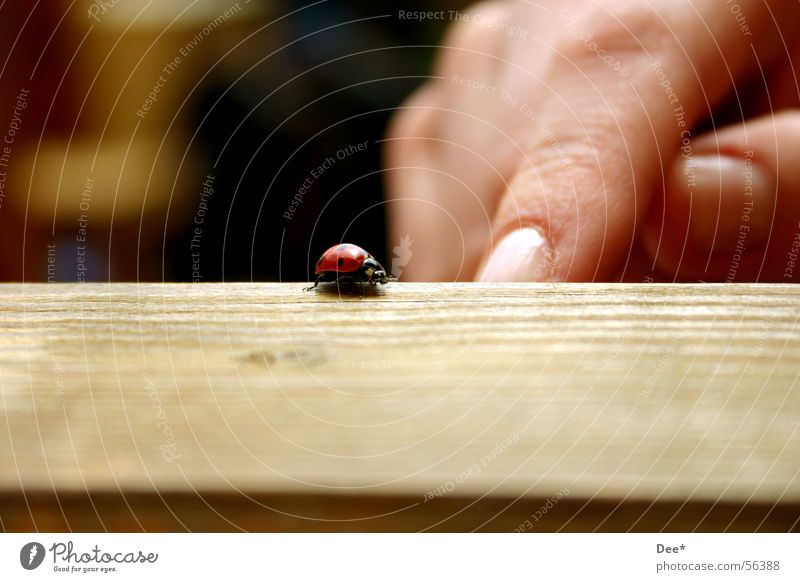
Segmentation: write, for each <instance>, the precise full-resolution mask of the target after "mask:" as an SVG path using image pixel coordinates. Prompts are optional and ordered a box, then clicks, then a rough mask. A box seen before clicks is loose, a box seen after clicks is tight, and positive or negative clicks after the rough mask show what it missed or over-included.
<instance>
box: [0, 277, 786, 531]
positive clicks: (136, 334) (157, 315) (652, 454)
mask: <svg viewBox="0 0 800 582" xmlns="http://www.w3.org/2000/svg"><path fill="white" fill-rule="evenodd" d="M302 287H303V285H301V284H224V285H214V284H204V285H176V284H173V285H169V284H166V285H160V284H156V285H151V284H142V285H130V284H113V285H102V284H99V285H98V284H92V285H89V284H86V285H24V286H23V285H5V286H0V394H1V397H0V408H1V409H2V412H0V468H2V470H0V495H2V494H6V495H11V496H13V495H16V494H19V493H20V492H25V493H26V494H33V495H35V494H36V493H37V492H38V493H41V494H47V493H48V492H55V493H56V494H61V495H81V494H83V493H85V492H88V493H89V494H108V495H114V494H122V495H123V496H124V495H126V494H127V495H136V494H142V495H146V494H152V493H154V492H155V493H157V494H164V495H180V494H189V495H197V494H199V495H202V494H204V493H206V494H236V495H244V496H248V495H253V496H259V495H278V496H281V495H283V496H295V497H297V496H299V497H300V498H303V496H306V497H307V498H308V499H312V498H315V497H314V496H330V498H332V499H336V498H337V496H348V498H350V499H353V498H358V497H361V498H365V499H366V498H370V497H374V496H399V497H402V498H403V499H405V500H406V501H404V503H405V506H414V507H420V508H423V509H424V507H425V506H426V504H429V506H430V507H433V505H434V503H435V502H441V501H442V499H455V498H471V499H484V500H486V499H501V498H502V499H510V500H518V499H541V500H546V499H548V498H551V497H552V496H553V495H556V494H557V493H558V492H559V491H561V490H568V491H569V494H568V495H567V496H566V497H567V498H568V499H569V500H570V503H572V504H575V503H576V502H577V500H586V502H591V503H610V504H612V506H613V504H614V503H642V504H644V507H645V508H646V507H648V504H650V505H652V504H653V503H672V504H677V505H676V507H678V508H680V507H681V506H682V504H683V503H704V504H706V505H708V506H714V505H715V504H725V503H734V504H749V503H760V504H765V506H766V507H768V508H769V507H772V508H773V509H774V508H780V507H783V506H788V505H792V504H794V505H796V504H798V503H800V388H799V387H798V374H800V328H798V323H800V288H797V287H793V286H780V285H774V286H772V285H752V286H748V285H681V286H673V285H656V284H649V285H524V284H522V285H521V284H508V285H505V284H504V285H477V284H424V285H423V284H402V283H392V284H390V285H388V286H387V287H385V288H384V289H381V290H380V291H378V292H377V293H373V294H370V295H368V296H367V297H366V298H365V299H361V298H359V297H358V296H357V295H355V296H345V297H343V298H340V297H339V296H338V295H337V294H336V293H326V292H319V291H317V292H309V293H304V292H302V290H301V289H302ZM436 492H439V493H440V494H441V495H437V494H436ZM295 497H292V498H293V499H294V498H295ZM581 503H583V501H581ZM787 504H788V505H787ZM0 505H1V503H0ZM536 507H538V505H536V506H535V507H534V510H535V509H536ZM577 507H578V509H579V508H580V504H579V505H578V506H577ZM574 511H577V509H574ZM0 516H2V514H1V513H0ZM8 519H9V518H8V517H6V520H8ZM788 523H789V525H790V526H791V521H789V522H788ZM795 525H796V523H795ZM6 527H8V526H6Z"/></svg>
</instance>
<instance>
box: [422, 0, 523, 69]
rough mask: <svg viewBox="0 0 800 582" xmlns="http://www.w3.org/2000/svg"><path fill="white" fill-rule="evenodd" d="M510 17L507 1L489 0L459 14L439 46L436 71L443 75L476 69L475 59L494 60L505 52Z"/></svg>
mask: <svg viewBox="0 0 800 582" xmlns="http://www.w3.org/2000/svg"><path fill="white" fill-rule="evenodd" d="M510 13H511V10H510V6H509V3H508V2H507V0H489V1H487V2H481V3H478V4H475V5H473V6H471V7H470V8H468V9H467V10H465V11H464V12H463V13H459V14H460V16H459V18H458V20H457V21H456V22H455V23H453V24H452V25H451V26H450V27H449V28H448V30H447V32H446V34H445V36H444V39H443V40H442V42H441V44H440V54H439V59H438V61H437V63H436V66H435V70H436V71H437V73H439V74H441V75H445V76H446V75H447V74H448V73H450V72H453V71H458V70H463V69H466V68H469V67H470V66H474V63H470V61H474V60H475V59H483V58H491V57H493V56H496V55H497V54H498V53H500V52H502V46H503V41H504V39H503V35H502V34H498V30H500V28H501V25H502V23H504V22H505V21H507V20H508V18H509V15H510Z"/></svg>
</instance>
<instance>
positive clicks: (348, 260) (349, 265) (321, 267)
mask: <svg viewBox="0 0 800 582" xmlns="http://www.w3.org/2000/svg"><path fill="white" fill-rule="evenodd" d="M370 256H371V255H370V254H369V253H368V252H367V251H365V250H364V249H362V248H361V247H359V246H357V245H353V244H340V245H334V246H332V247H331V248H329V249H328V250H327V251H325V252H324V253H322V256H321V257H320V258H319V261H317V266H316V269H314V272H315V273H316V274H317V275H319V274H321V273H331V272H334V273H355V272H357V271H358V270H359V269H360V268H361V265H362V264H363V263H364V259H367V258H369V257H370Z"/></svg>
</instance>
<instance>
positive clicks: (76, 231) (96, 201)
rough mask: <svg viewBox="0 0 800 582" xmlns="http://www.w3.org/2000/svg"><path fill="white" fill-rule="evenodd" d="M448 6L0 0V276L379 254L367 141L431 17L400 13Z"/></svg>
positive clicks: (92, 274) (426, 37)
mask: <svg viewBox="0 0 800 582" xmlns="http://www.w3.org/2000/svg"><path fill="white" fill-rule="evenodd" d="M464 4H465V3H464V2H457V1H453V2H447V1H439V2H435V1H429V2H424V1H421V0H410V1H406V2H388V3H369V2H344V1H334V0H331V1H323V2H317V3H309V4H308V5H305V6H304V5H303V4H295V3H290V2H272V1H261V0H250V1H248V0H240V1H239V2H233V1H231V2H229V1H227V0H225V1H222V0H218V1H213V0H195V1H180V2H154V1H149V0H116V2H114V1H105V2H102V1H94V2H92V1H88V0H84V1H76V2H73V3H69V2H66V1H65V0H62V1H52V2H47V3H44V2H42V3H37V4H36V5H35V6H30V5H28V4H27V3H25V4H23V3H20V2H17V3H5V4H3V6H2V8H0V56H2V57H3V58H2V62H3V65H2V69H0V140H2V142H3V143H0V155H2V154H3V153H5V157H4V158H0V164H2V163H5V165H0V279H2V280H5V281H19V280H25V281H54V282H55V281H117V280H126V281H132V280H142V281H160V280H174V281H193V280H194V281H219V280H305V279H307V278H308V275H309V260H310V261H313V260H314V259H315V258H316V255H317V254H318V253H319V252H320V251H321V250H323V249H325V248H327V247H328V246H330V245H331V244H333V243H335V242H338V241H339V240H341V239H343V238H344V239H346V240H348V241H350V242H355V243H358V244H361V245H362V246H365V247H367V248H369V249H371V250H372V251H373V252H374V253H375V254H376V255H378V256H379V257H385V246H386V244H387V243H386V241H385V240H384V207H383V205H382V193H381V177H380V172H379V170H380V165H379V159H380V151H379V148H380V143H379V142H378V140H380V139H381V137H382V135H383V132H384V128H385V125H386V122H387V120H388V118H389V116H390V115H391V112H392V109H393V108H394V107H396V106H397V105H398V104H399V103H400V102H401V101H402V100H403V99H404V98H405V96H406V95H407V94H408V93H409V92H410V91H411V90H412V89H413V88H414V87H415V86H416V85H417V84H419V83H420V82H421V80H422V79H423V78H424V76H425V75H427V74H428V72H429V67H430V60H431V57H432V55H433V52H434V49H433V48H432V45H435V43H436V42H437V41H438V40H439V39H440V37H441V34H442V32H443V30H444V28H445V27H446V25H447V21H446V20H427V21H423V22H419V21H409V20H403V19H400V18H398V11H399V10H420V9H424V10H435V9H442V8H450V9H454V8H458V7H462V6H463V5H464ZM365 142H366V147H365V148H363V149H362V150H361V151H358V152H356V153H353V152H352V149H351V148H352V146H355V145H356V144H359V143H365ZM3 147H7V148H8V149H6V150H3ZM342 150H344V151H345V152H348V153H346V154H341V158H342V159H339V157H338V156H337V152H340V151H342ZM329 158H333V159H335V163H333V164H326V165H328V166H330V167H329V168H328V169H327V170H326V171H325V172H324V173H323V174H322V175H319V173H318V176H317V177H316V178H313V179H311V180H310V182H311V186H310V187H309V188H307V190H306V191H305V193H304V194H303V196H302V202H301V203H299V204H297V205H296V206H295V207H292V206H291V205H292V202H293V200H294V199H295V195H296V194H297V192H298V190H299V189H300V188H301V187H302V186H303V184H304V182H305V181H306V180H307V179H309V178H310V177H312V176H313V174H312V171H313V172H316V169H317V168H319V167H320V166H321V165H323V164H324V163H325V160H327V159H329ZM2 159H5V162H3V161H2ZM290 209H293V213H292V219H291V220H288V219H287V218H286V217H285V213H286V212H287V211H289V210H290ZM389 246H391V241H389Z"/></svg>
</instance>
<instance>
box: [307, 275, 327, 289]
mask: <svg viewBox="0 0 800 582" xmlns="http://www.w3.org/2000/svg"><path fill="white" fill-rule="evenodd" d="M322 277H323V276H322V275H319V276H318V277H317V280H316V281H314V284H313V285H312V286H311V287H306V288H305V289H303V291H311V290H312V289H314V288H315V287H316V286H317V285H319V282H320V281H322Z"/></svg>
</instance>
